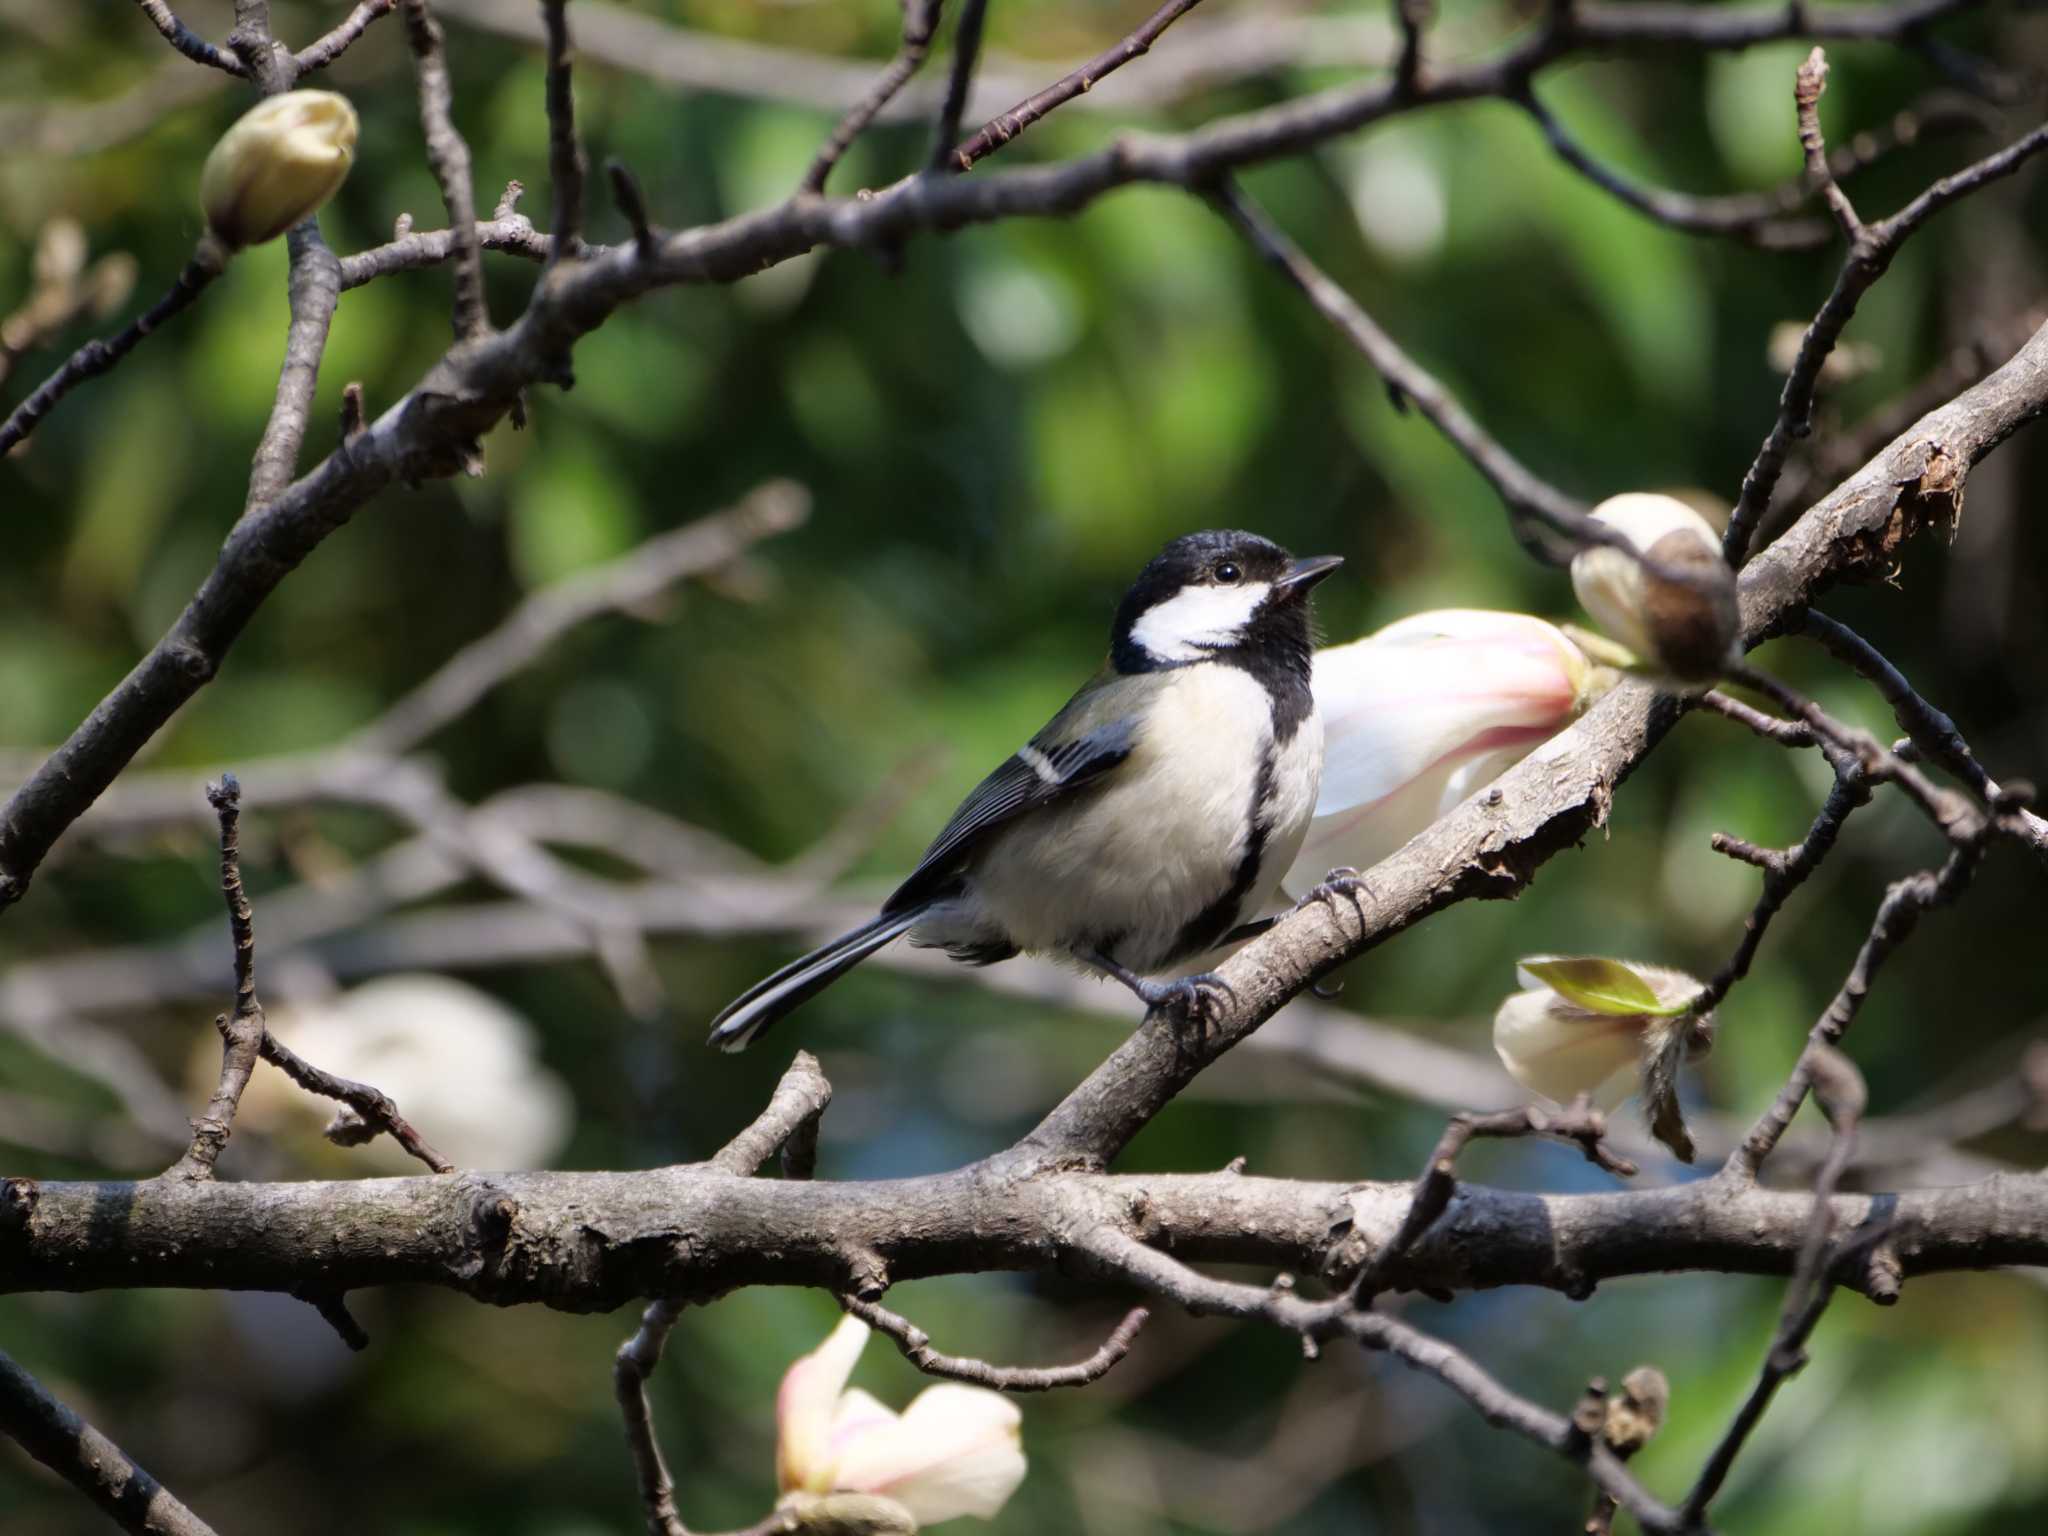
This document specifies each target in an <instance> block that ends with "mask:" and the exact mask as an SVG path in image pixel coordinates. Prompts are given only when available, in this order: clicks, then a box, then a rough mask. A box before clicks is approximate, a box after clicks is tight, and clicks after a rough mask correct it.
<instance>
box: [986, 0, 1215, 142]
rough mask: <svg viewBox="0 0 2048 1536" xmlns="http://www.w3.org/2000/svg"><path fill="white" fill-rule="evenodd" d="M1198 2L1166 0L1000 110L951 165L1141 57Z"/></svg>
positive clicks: (1003, 138)
mask: <svg viewBox="0 0 2048 1536" xmlns="http://www.w3.org/2000/svg"><path fill="white" fill-rule="evenodd" d="M1200 3H1201V0H1166V3H1165V4H1164V5H1162V6H1160V7H1159V9H1158V10H1156V11H1154V12H1153V13H1152V14H1151V15H1150V16H1148V17H1146V18H1145V20H1144V22H1143V23H1142V24H1141V25H1140V26H1139V27H1138V29H1137V30H1136V31H1135V32H1133V33H1131V35H1130V36H1129V37H1126V38H1124V39H1122V40H1121V41H1120V42H1117V43H1113V44H1111V45H1110V46H1109V47H1107V48H1105V49H1103V50H1102V52H1100V53H1098V54H1097V55H1095V57H1094V58H1092V59H1090V60H1089V61H1088V62H1087V63H1085V64H1083V65H1081V66H1080V67H1079V68H1077V69H1073V70H1069V71H1068V72H1067V73H1066V74H1064V75H1062V76H1061V77H1060V78H1059V79H1057V80H1055V81H1054V82H1053V83H1052V84H1051V85H1048V86H1047V87H1046V88H1045V89H1044V90H1042V91H1036V92H1034V93H1032V94H1031V95H1029V96H1027V97H1025V98H1024V99H1023V100H1022V101H1020V102H1018V103H1017V104H1016V105H1015V106H1014V107H1011V108H1010V109H1009V110H1007V111H1004V112H998V113H997V114H996V115H995V116H994V117H992V118H990V119H989V120H988V121H987V122H985V123H983V124H982V125H981V127H980V128H979V129H977V130H976V131H975V132H974V134H973V135H972V136H971V137H969V138H968V139H967V140H966V141H965V142H964V143H962V144H960V145H959V146H957V147H956V148H955V149H954V150H953V153H952V157H951V162H952V166H953V168H954V169H955V170H960V171H966V170H972V169H973V168H974V163H975V162H976V161H977V160H982V159H985V158H986V157H987V156H989V155H992V154H994V153H995V152H996V151H997V150H999V149H1001V148H1002V147H1003V146H1004V145H1005V144H1007V143H1009V142H1010V141H1011V140H1012V139H1014V138H1016V137H1017V136H1018V135H1019V134H1020V133H1022V132H1023V131H1024V130H1025V129H1027V128H1029V127H1030V126H1031V125H1032V124H1033V123H1035V122H1037V121H1038V120H1039V119H1040V118H1042V117H1044V116H1045V115H1046V114H1047V113H1048V112H1051V111H1052V110H1053V109H1054V108H1056V107H1062V106H1065V105H1066V104H1067V103H1068V102H1070V101H1072V100H1073V99H1074V98H1075V97H1076V96H1081V95H1084V94H1086V93H1087V92H1089V91H1092V90H1093V89H1095V87H1096V86H1097V85H1098V84H1100V83H1101V81H1102V79H1103V77H1104V76H1107V75H1112V74H1115V73H1116V71H1118V70H1119V69H1122V68H1123V67H1124V66H1125V65H1126V64H1128V63H1130V62H1131V61H1132V60H1133V59H1139V58H1143V57H1144V56H1145V55H1146V54H1147V53H1149V52H1150V51H1151V48H1152V45H1153V44H1154V43H1156V42H1157V41H1158V40H1159V36H1160V34H1161V33H1162V32H1164V31H1165V30H1166V29H1167V28H1168V27H1170V26H1172V25H1173V24H1174V23H1175V22H1176V21H1179V20H1180V19H1181V17H1183V16H1185V15H1187V13H1188V12H1189V11H1192V10H1193V9H1194V8H1195V7H1196V6H1197V5H1198V4H1200Z"/></svg>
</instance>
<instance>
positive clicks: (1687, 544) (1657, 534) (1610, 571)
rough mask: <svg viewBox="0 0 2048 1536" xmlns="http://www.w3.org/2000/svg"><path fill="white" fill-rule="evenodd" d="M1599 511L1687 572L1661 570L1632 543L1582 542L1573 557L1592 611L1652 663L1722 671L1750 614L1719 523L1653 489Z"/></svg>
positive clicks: (1575, 582)
mask: <svg viewBox="0 0 2048 1536" xmlns="http://www.w3.org/2000/svg"><path fill="white" fill-rule="evenodd" d="M1593 516H1594V518H1595V519H1596V520H1598V521H1600V522H1603V523H1605V524H1607V525H1608V526H1609V527H1610V528H1613V529H1614V530H1615V531H1616V532H1617V533H1619V534H1621V535H1622V536H1623V537H1624V538H1626V539H1627V540H1628V541H1629V543H1630V544H1632V545H1634V546H1635V547H1636V548H1637V549H1639V550H1641V551H1642V552H1643V553H1644V554H1646V555H1648V556H1649V557H1650V558H1651V559H1652V560H1655V561H1656V562H1657V563H1658V564H1659V565H1661V566H1664V567H1666V568H1667V569H1669V570H1671V571H1672V572H1674V573H1677V574H1679V575H1681V576H1683V578H1684V579H1683V580H1667V579H1665V578H1664V577H1662V576H1658V575H1656V574H1654V573H1653V572H1651V571H1650V570H1648V569H1647V568H1645V567H1644V566H1643V564H1642V563H1641V562H1640V561H1638V560H1636V559H1634V558H1633V557H1631V556H1630V555H1629V553H1628V552H1627V551H1626V550H1621V549H1610V548H1607V547H1605V546H1603V545H1594V546H1592V547H1590V548H1587V549H1582V550H1580V551H1579V552H1578V554H1576V555H1574V556H1573V557H1572V590H1573V591H1575V592H1577V593H1578V595H1579V601H1580V602H1581V603H1582V604H1584V605H1585V609H1586V612H1587V613H1589V614H1591V615H1592V616H1593V620H1594V622H1595V623H1597V624H1598V625H1599V626H1600V628H1601V629H1603V630H1604V631H1606V633H1607V635H1608V636H1609V637H1610V638H1611V639H1613V640H1616V641H1619V642H1620V643H1621V644H1622V645H1624V646H1626V647H1628V649H1629V650H1631V651H1633V652H1634V653H1635V655H1636V657H1637V658H1638V659H1639V660H1640V661H1641V662H1642V663H1643V664H1644V665H1645V666H1647V667H1650V668H1653V669H1655V670H1657V671H1659V672H1662V673H1663V674H1665V675H1667V676H1669V677H1673V678H1676V679H1678V680H1679V681H1680V682H1688V683H1700V682H1712V681H1713V680H1714V679H1715V678H1717V677H1719V676H1720V674H1721V672H1722V670H1723V669H1724V668H1725V667H1726V665H1727V664H1728V662H1729V661H1730V660H1731V659H1732V658H1733V656H1734V655H1735V648H1736V641H1737V639H1738V638H1739V636H1740V633H1741V626H1742V617H1741V614H1740V612H1739V611H1738V609H1737V606H1736V602H1735V573H1734V572H1733V571H1732V570H1730V569H1729V567H1728V562H1727V561H1726V560H1724V559H1722V558H1721V542H1720V540H1719V539H1717V538H1716V537H1715V536H1714V530H1713V527H1712V526H1711V525H1710V524H1709V523H1708V522H1707V520H1706V519H1705V518H1704V517H1701V516H1700V515H1699V513H1697V512H1695V511H1694V510H1693V509H1692V508H1691V507H1688V506H1687V505H1686V504H1685V503H1684V502H1682V501H1680V500H1678V498H1677V497H1675V496H1656V495H1650V494H1647V493H1636V494H1631V495H1627V496H1613V497H1610V498H1609V499H1607V500H1606V501H1603V502H1601V503H1600V505H1599V506H1597V507H1595V508H1594V509H1593Z"/></svg>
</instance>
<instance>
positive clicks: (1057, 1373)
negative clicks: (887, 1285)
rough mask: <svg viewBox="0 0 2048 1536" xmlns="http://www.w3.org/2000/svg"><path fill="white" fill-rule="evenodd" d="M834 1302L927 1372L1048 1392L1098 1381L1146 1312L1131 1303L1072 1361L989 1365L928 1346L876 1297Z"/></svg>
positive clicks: (1127, 1346) (1126, 1347)
mask: <svg viewBox="0 0 2048 1536" xmlns="http://www.w3.org/2000/svg"><path fill="white" fill-rule="evenodd" d="M839 1305H840V1306H842V1307H844V1308H845V1309H846V1310H847V1311H849V1312H851V1313H852V1314H853V1315H854V1316H855V1317H857V1318H859V1319H860V1320H861V1321H862V1322H864V1323H866V1324H867V1325H868V1326H869V1327H870V1328H873V1329H874V1330H875V1331H876V1332H878V1333H884V1334H887V1335H888V1336H889V1337H890V1338H891V1339H892V1340H894V1341H895V1344H896V1347H897V1348H898V1349H900V1350H902V1351H903V1358H904V1359H906V1360H908V1361H909V1362H910V1363H911V1364H912V1365H914V1366H916V1367H917V1368H918V1369H919V1370H920V1371H923V1372H924V1373H925V1374H926V1375H927V1376H943V1377H945V1378H946V1379H947V1380H948V1381H967V1382H972V1383H973V1384H974V1385H976V1386H979V1387H992V1388H994V1389H995V1390H996V1391H998V1392H1050V1391H1053V1390H1054V1389H1056V1388H1059V1387H1085V1386H1087V1385H1088V1384H1089V1383H1090V1382H1095V1381H1100V1380H1101V1379H1102V1378H1103V1377H1104V1376H1107V1375H1108V1374H1109V1373H1110V1371H1111V1370H1112V1369H1113V1368H1114V1367H1115V1366H1116V1364H1117V1362H1118V1361H1120V1360H1122V1359H1123V1357H1124V1356H1125V1355H1127V1354H1129V1353H1130V1352H1131V1344H1132V1341H1134V1340H1135V1339H1136V1338H1137V1337H1138V1330H1139V1329H1140V1328H1142V1327H1144V1326H1145V1319H1146V1318H1148V1317H1150V1316H1151V1314H1150V1313H1149V1312H1147V1311H1146V1310H1145V1309H1144V1308H1143V1307H1133V1308H1131V1310H1130V1311H1129V1312H1127V1313H1125V1314H1124V1320H1123V1321H1122V1322H1120V1323H1118V1324H1117V1325H1116V1327H1115V1329H1114V1330H1112V1331H1111V1333H1110V1335H1109V1337H1108V1338H1106V1339H1104V1340H1103V1341H1102V1347H1101V1348H1099V1349H1097V1350H1096V1351H1095V1353H1094V1354H1092V1355H1090V1356H1089V1357H1088V1358H1087V1359H1085V1360H1077V1361H1076V1362H1074V1364H1072V1365H1044V1366H1030V1365H991V1364H989V1362H988V1361H986V1360H976V1359H974V1358H973V1357H971V1356H968V1355H942V1354H940V1353H939V1352H938V1351H937V1350H935V1349H933V1348H932V1341H931V1336H930V1335H929V1334H927V1333H926V1332H925V1331H924V1330H923V1329H922V1328H920V1327H918V1326H917V1325H916V1324H915V1323H913V1322H911V1321H910V1319H909V1318H907V1317H904V1316H902V1315H901V1314H899V1313H895V1312H891V1311H890V1310H889V1309H888V1308H887V1307H885V1306H883V1305H882V1304H881V1303H880V1302H875V1301H863V1300H861V1298H860V1297H858V1296H841V1297H840V1298H839Z"/></svg>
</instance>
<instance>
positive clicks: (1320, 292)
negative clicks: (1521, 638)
mask: <svg viewBox="0 0 2048 1536" xmlns="http://www.w3.org/2000/svg"><path fill="white" fill-rule="evenodd" d="M1214 195H1215V201H1216V204H1217V206H1218V207H1219V208H1220V209H1221V210H1222V211H1223V213H1224V215H1225V217H1227V218H1228V219H1229V220H1230V222H1231V224H1232V225H1233V226H1234V227H1235V228H1236V229H1237V231H1238V233H1239V234H1241V235H1243V236H1244V237H1245V239H1246V240H1247V241H1249V242H1250V243H1251V245H1252V248H1253V249H1254V250H1256V251H1257V252H1258V253H1259V254H1260V255H1261V256H1263V257H1264V258H1265V259H1266V260H1267V261H1268V262H1269V263H1271V265H1272V266H1273V267H1274V268H1275V269H1276V270H1278V271H1279V272H1280V273H1281V274H1282V275H1283V276H1285V277H1286V278H1287V279H1288V280H1289V281H1290V282H1292V283H1293V284H1294V285H1295V286H1296V287H1297V288H1299V289H1300V290H1301V291H1302V293H1303V294H1304V295H1306V297H1307V298H1308V300H1309V302H1310V303H1312V304H1313V305H1315V307H1316V308H1317V309H1318V310H1319V311H1320V312H1321V313H1322V315H1323V316H1324V318H1325V319H1327V320H1329V321H1330V322H1331V323H1332V324H1333V325H1335V326H1336V327H1337V328H1338V329H1339V330H1340V331H1342V332H1343V333H1344V335H1345V337H1346V339H1348V340H1349V341H1350V342H1351V344H1352V345H1353V346H1355V347H1357V348H1358V350H1359V351H1361V352H1363V353H1364V354H1365V356H1366V358H1367V360H1368V361H1370V362H1371V364H1372V366H1373V367H1374V369H1375V370H1377V371H1378V373H1379V375H1380V377H1381V378H1383V379H1384V380H1386V382H1387V387H1388V388H1389V389H1390V390H1391V391H1392V392H1393V394H1394V398H1395V402H1396V404H1402V405H1405V404H1406V403H1407V402H1409V401H1413V402H1414V404H1415V405H1416V407H1417V408H1418V409H1420V410H1421V411H1422V413H1423V414H1424V415H1425V416H1427V417H1428V418H1429V419H1430V421H1432V422H1433V423H1435V425H1436V427H1437V430H1439V431H1440V432H1442V433H1443V434H1444V436H1445V437H1447V438H1449V439H1450V440H1451V442H1452V443H1453V444H1455V445H1456V446H1457V447H1458V449H1459V450H1460V451H1462V452H1463V453H1464V455H1465V457H1466V458H1468V459H1470V460H1471V461H1472V466H1473V468H1475V469H1477V470H1478V471H1479V473H1480V474H1482V475H1484V476H1485V477H1486V480H1487V483H1488V484H1490V485H1491V486H1492V487H1493V488H1494V491H1495V492H1496V493H1497V494H1498V495H1499V496H1500V499H1501V500H1502V501H1503V502H1505V503H1506V504H1507V508H1508V511H1509V513H1510V515H1511V519H1512V522H1513V525H1514V526H1515V527H1516V528H1517V530H1518V535H1517V536H1518V537H1522V536H1523V535H1522V534H1521V533H1520V532H1519V530H1521V529H1522V528H1523V525H1524V524H1525V522H1527V521H1529V520H1534V521H1536V522H1540V523H1543V524H1544V525H1546V526H1548V527H1550V528H1554V529H1556V530H1558V531H1559V532H1562V533H1565V534H1567V535H1568V536H1572V537H1574V538H1576V537H1579V536H1581V535H1582V534H1584V533H1585V531H1586V529H1587V525H1588V524H1589V523H1590V522H1591V520H1590V519H1589V518H1588V517H1587V516H1586V515H1585V509H1584V508H1583V507H1582V506H1581V505H1580V504H1579V503H1578V502H1577V501H1575V500H1574V499H1573V498H1571V497H1569V496H1567V495H1565V494H1564V492H1562V491H1560V490H1558V489H1557V488H1556V487H1554V486H1552V485H1550V484H1549V483H1548V482H1547V481H1544V480H1540V479H1538V478H1537V477H1536V476H1535V475H1533V474H1531V473H1530V472H1529V470H1528V469H1526V468H1525V467H1524V466H1523V465H1522V464H1521V463H1519V462H1518V461H1517V460H1516V459H1515V458H1514V456H1513V455H1512V454H1510V453H1509V452H1508V451H1507V449H1505V448H1503V447H1502V446H1501V445H1500V444H1499V443H1498V442H1496V441H1495V440H1494V439H1493V438H1492V437H1490V436H1488V435H1487V433H1486V430H1485V429H1484V428H1483V427H1481V426H1480V425H1479V423H1478V422H1476V421H1474V420H1473V419H1472V417H1471V416H1470V415H1469V414H1467V412H1466V410H1465V408H1464V407H1463V406H1461V405H1460V404H1459V403H1458V402H1457V401H1456V400H1455V399H1453V398H1452V397H1451V395H1450V392H1449V391H1447V390H1446V389H1445V388H1444V387H1443V385H1442V384H1441V383H1439V382H1438V381H1437V380H1436V378H1435V377H1433V376H1432V375H1431V374H1429V373H1427V372H1426V371H1424V370H1423V369H1422V368H1421V367H1420V366H1419V365H1418V364H1417V363H1415V362H1414V361H1413V360H1412V359H1411V358H1409V356H1408V354H1407V353H1405V352H1403V351H1402V350H1401V348H1400V346H1399V345H1398V344H1397V343H1396V342H1395V341H1394V339H1393V338H1392V337H1391V336H1389V335H1388V334H1387V333H1386V332H1385V331H1383V330H1381V329H1380V327H1379V325H1378V324H1377V322H1375V321H1374V320H1373V318H1372V317H1371V316H1370V315H1368V314H1367V313H1366V312H1365V311H1364V310H1363V309H1361V308H1360V307H1359V306H1358V304H1357V303H1355V302H1354V301H1353V300H1352V298H1351V296H1350V295H1349V294H1347V293H1345V292H1344V290H1343V289H1341V288H1339V287H1338V286H1337V285H1336V284H1335V283H1333V282H1331V281H1330V279H1329V278H1328V277H1326V276H1324V275H1323V273H1322V272H1321V271H1320V270H1319V269H1318V268H1317V267H1316V266H1315V265H1314V264H1313V263H1312V262H1310V261H1309V259H1308V257H1307V256H1306V255H1304V254H1303V253H1302V251H1301V249H1300V248H1299V247H1298V246H1296V245H1295V244H1294V242H1293V241H1291V240H1289V239H1288V238H1287V236H1286V235H1284V234H1282V233H1281V232H1280V230H1279V229H1278V228H1277V227H1276V226H1275V225H1274V224H1273V223H1272V221H1271V220H1270V219H1268V218H1267V217H1266V215H1265V213H1264V212H1263V211H1262V210H1261V209H1260V208H1259V207H1258V205H1257V204H1256V203H1254V202H1253V201H1252V200H1251V199H1250V198H1249V197H1247V196H1246V195H1245V194H1244V193H1243V191H1241V190H1240V189H1239V188H1238V187H1237V186H1236V185H1235V184H1233V183H1231V182H1229V181H1224V182H1221V183H1219V184H1218V186H1217V189H1216V192H1215V194H1214ZM1594 526H1595V527H1597V526H1598V525H1594ZM1530 537H1533V535H1531V536H1530ZM1529 542H1530V538H1528V537H1525V538H1524V543H1525V544H1528V543H1529ZM1530 547H1532V549H1535V550H1536V551H1537V552H1538V553H1539V554H1541V555H1542V556H1543V558H1546V559H1550V558H1553V557H1552V556H1551V555H1550V554H1549V553H1548V552H1547V551H1544V550H1542V548H1541V546H1539V545H1531V546H1530Z"/></svg>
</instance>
